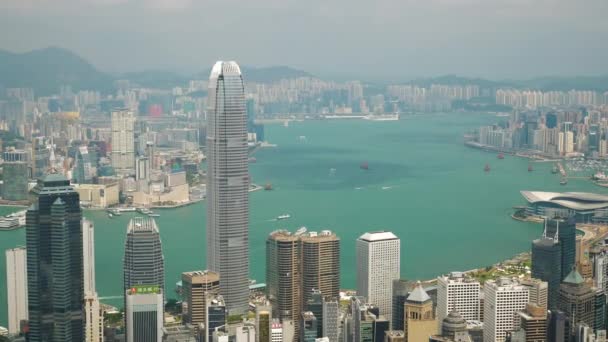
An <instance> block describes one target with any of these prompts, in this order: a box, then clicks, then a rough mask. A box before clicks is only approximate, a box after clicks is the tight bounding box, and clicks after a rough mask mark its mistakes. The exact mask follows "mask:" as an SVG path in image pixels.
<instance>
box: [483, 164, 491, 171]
mask: <svg viewBox="0 0 608 342" xmlns="http://www.w3.org/2000/svg"><path fill="white" fill-rule="evenodd" d="M483 170H484V171H485V172H490V164H486V166H484V168H483Z"/></svg>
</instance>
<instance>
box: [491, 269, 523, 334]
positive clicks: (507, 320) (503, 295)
mask: <svg viewBox="0 0 608 342" xmlns="http://www.w3.org/2000/svg"><path fill="white" fill-rule="evenodd" d="M484 294H485V300H484V317H483V318H484V319H483V324H484V326H483V340H484V341H495V342H504V341H505V337H506V333H507V332H508V331H513V330H515V324H514V323H515V319H514V317H515V314H516V313H517V312H519V311H522V310H524V309H525V308H526V304H528V301H529V299H530V297H529V292H528V288H527V287H525V286H522V285H520V284H519V283H518V282H517V281H516V280H514V279H508V278H500V279H498V280H496V281H494V280H488V281H487V282H486V283H485V285H484Z"/></svg>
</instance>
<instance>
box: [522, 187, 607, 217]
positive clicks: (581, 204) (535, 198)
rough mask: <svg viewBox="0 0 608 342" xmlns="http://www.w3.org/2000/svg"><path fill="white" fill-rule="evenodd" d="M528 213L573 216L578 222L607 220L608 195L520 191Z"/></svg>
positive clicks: (547, 215) (548, 215)
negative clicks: (526, 204)
mask: <svg viewBox="0 0 608 342" xmlns="http://www.w3.org/2000/svg"><path fill="white" fill-rule="evenodd" d="M521 194H522V196H523V197H524V198H525V199H526V201H528V203H529V207H528V209H527V212H528V214H530V215H538V216H545V217H549V218H552V217H570V216H575V217H576V220H577V221H578V222H591V221H594V222H598V221H602V222H606V221H608V196H605V195H600V194H593V193H588V192H562V193H560V192H544V191H521Z"/></svg>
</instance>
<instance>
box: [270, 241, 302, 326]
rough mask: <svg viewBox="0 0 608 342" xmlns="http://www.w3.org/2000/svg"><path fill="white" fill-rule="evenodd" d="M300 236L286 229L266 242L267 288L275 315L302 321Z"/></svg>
mask: <svg viewBox="0 0 608 342" xmlns="http://www.w3.org/2000/svg"><path fill="white" fill-rule="evenodd" d="M300 281H301V278H300V239H299V235H296V234H291V233H290V232H288V231H285V230H278V231H275V232H272V233H271V234H270V236H269V237H268V239H267V240H266V283H267V284H266V286H267V289H268V299H269V300H270V303H271V305H272V311H273V316H274V317H276V318H278V319H280V320H281V321H283V320H285V319H289V320H291V321H292V322H297V323H296V324H295V326H296V332H295V333H296V336H299V335H298V334H299V330H298V329H297V327H298V326H299V324H298V323H299V322H300V312H301V308H302V302H301V301H302V297H301V283H300Z"/></svg>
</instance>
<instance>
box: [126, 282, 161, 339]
mask: <svg viewBox="0 0 608 342" xmlns="http://www.w3.org/2000/svg"><path fill="white" fill-rule="evenodd" d="M125 297H126V298H125V302H126V307H125V320H126V341H127V342H161V341H162V339H163V318H164V317H163V316H164V308H163V305H164V297H163V293H162V289H161V288H160V287H159V286H158V285H135V286H132V287H131V288H129V289H128V290H126V292H125Z"/></svg>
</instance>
